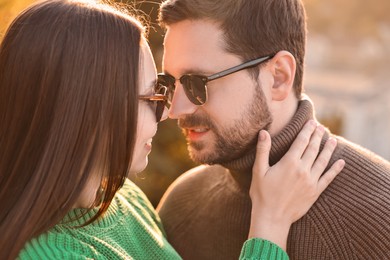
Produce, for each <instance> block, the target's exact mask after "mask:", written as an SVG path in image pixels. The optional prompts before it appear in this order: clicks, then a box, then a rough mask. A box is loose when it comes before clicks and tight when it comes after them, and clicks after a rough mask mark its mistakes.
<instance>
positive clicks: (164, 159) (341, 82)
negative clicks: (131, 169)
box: [0, 0, 390, 206]
mask: <svg viewBox="0 0 390 260" xmlns="http://www.w3.org/2000/svg"><path fill="white" fill-rule="evenodd" d="M119 1H120V2H122V3H123V2H126V1H125V0H119ZM33 2H35V1H34V0H0V37H2V35H4V33H5V30H6V28H7V26H8V25H9V23H10V22H11V20H12V19H13V18H14V17H15V16H16V15H17V14H18V13H19V12H20V11H21V10H22V9H23V8H25V7H26V6H27V5H29V4H31V3H33ZM127 2H128V3H129V4H131V5H132V6H134V7H135V8H137V9H141V10H142V11H143V16H144V17H146V18H147V20H148V21H150V28H149V42H150V44H151V48H152V51H153V53H154V56H155V59H156V64H157V67H158V70H159V71H161V67H160V65H161V57H162V39H163V34H164V32H163V31H162V30H161V29H160V28H159V27H158V24H156V17H157V12H158V5H159V3H160V2H161V1H159V0H147V1H139V0H138V1H134V0H128V1H127ZM303 2H304V4H305V7H306V11H307V16H308V30H309V34H308V44H307V54H306V71H305V81H304V86H305V91H306V93H307V94H308V95H309V96H310V98H311V99H312V100H313V102H314V104H315V107H316V115H317V119H318V120H319V121H320V122H322V123H323V124H324V125H326V126H327V127H329V128H330V129H331V131H333V132H334V133H335V134H339V135H342V136H344V137H345V138H347V139H349V140H351V141H353V142H355V143H357V144H359V145H362V146H364V147H366V148H369V149H370V150H372V151H374V152H375V153H377V154H379V155H381V156H382V157H384V158H385V159H387V160H389V159H390V120H389V116H388V114H389V113H390V88H389V85H390V84H389V80H390V75H389V74H390V15H389V11H390V1H389V0H371V1H365V0H343V1H339V0H327V1H324V0H303ZM149 161H150V163H149V166H148V168H147V169H146V170H145V171H144V172H143V173H141V174H139V175H138V176H136V177H134V178H133V181H134V182H135V183H136V184H137V185H139V186H140V187H141V189H142V190H143V191H144V192H145V193H146V195H147V196H148V197H149V199H150V200H151V201H152V203H153V204H154V205H155V206H156V205H157V203H158V202H159V200H160V198H161V196H162V194H163V193H164V191H165V190H166V189H167V188H168V186H169V185H170V184H171V183H172V181H174V180H175V179H176V178H177V177H178V176H179V175H180V174H181V173H183V172H184V171H186V170H188V169H190V168H192V167H193V166H195V165H194V164H193V162H192V161H191V160H190V159H189V157H188V154H187V148H186V144H185V139H184V138H183V136H182V134H181V131H180V130H179V129H178V127H177V126H176V121H173V120H166V121H164V122H162V123H161V124H160V125H159V132H158V134H157V136H156V137H155V138H154V141H153V151H152V153H151V155H150V157H149Z"/></svg>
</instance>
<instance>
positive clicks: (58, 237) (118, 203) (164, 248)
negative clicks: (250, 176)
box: [19, 180, 288, 260]
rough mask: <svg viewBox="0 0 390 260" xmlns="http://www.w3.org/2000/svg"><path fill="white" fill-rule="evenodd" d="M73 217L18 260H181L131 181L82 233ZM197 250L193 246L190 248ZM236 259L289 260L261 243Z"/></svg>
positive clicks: (254, 242) (255, 242)
mask: <svg viewBox="0 0 390 260" xmlns="http://www.w3.org/2000/svg"><path fill="white" fill-rule="evenodd" d="M80 213H81V211H80V210H74V211H72V212H71V213H70V214H69V215H68V216H67V217H66V218H65V219H64V221H63V224H58V225H56V226H55V227H54V228H53V229H51V230H49V231H48V232H46V233H44V234H42V235H40V236H39V237H37V238H35V239H33V240H31V241H29V242H28V243H27V244H26V245H25V247H24V249H23V250H22V251H21V252H20V254H19V259H140V260H148V259H167V260H168V259H169V260H175V259H181V258H180V256H179V255H178V254H177V253H176V251H175V250H174V249H173V248H172V247H171V245H170V244H169V243H168V242H167V240H166V239H165V233H164V230H163V228H162V225H161V221H160V218H159V217H158V215H157V214H156V212H155V210H154V208H153V206H152V205H151V204H150V202H149V201H148V200H147V198H146V196H145V195H144V194H143V193H142V191H141V190H140V189H139V188H138V187H137V186H136V185H135V184H133V183H132V182H131V181H130V180H126V182H125V184H124V186H123V188H122V189H121V190H120V191H119V192H118V193H117V194H116V196H115V198H114V200H113V202H112V203H111V205H110V207H109V209H108V211H107V213H106V214H105V215H104V217H103V218H101V219H99V220H98V221H95V222H94V223H92V224H90V225H87V226H85V227H82V228H73V227H74V226H77V225H80V224H82V223H83V222H84V221H86V220H88V219H89V218H90V217H91V216H92V215H91V214H93V212H91V214H87V215H85V216H84V217H83V218H81V219H80V220H78V221H70V220H71V219H74V217H75V216H76V215H77V214H80ZM193 246H194V247H196V245H193ZM240 259H243V260H249V259H288V256H287V254H286V253H285V252H284V251H283V250H282V249H280V248H279V247H278V246H276V245H274V244H272V243H271V242H269V241H265V240H261V239H250V240H248V241H246V242H245V244H244V247H243V249H242V252H241V256H240Z"/></svg>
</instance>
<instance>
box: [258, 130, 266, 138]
mask: <svg viewBox="0 0 390 260" xmlns="http://www.w3.org/2000/svg"><path fill="white" fill-rule="evenodd" d="M259 136H260V141H264V140H265V131H264V130H261V131H260V134H259Z"/></svg>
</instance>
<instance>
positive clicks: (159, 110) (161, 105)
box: [156, 101, 166, 122]
mask: <svg viewBox="0 0 390 260" xmlns="http://www.w3.org/2000/svg"><path fill="white" fill-rule="evenodd" d="M165 104H166V101H156V121H157V122H160V120H161V118H162V115H163V114H164V109H165Z"/></svg>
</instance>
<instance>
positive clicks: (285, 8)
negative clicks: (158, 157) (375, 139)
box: [0, 0, 390, 259]
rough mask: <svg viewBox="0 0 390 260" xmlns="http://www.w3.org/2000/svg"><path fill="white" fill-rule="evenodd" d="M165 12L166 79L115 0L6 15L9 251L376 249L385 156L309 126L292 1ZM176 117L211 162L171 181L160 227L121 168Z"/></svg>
mask: <svg viewBox="0 0 390 260" xmlns="http://www.w3.org/2000/svg"><path fill="white" fill-rule="evenodd" d="M160 20H161V23H162V24H163V25H164V26H165V27H166V28H167V33H166V36H165V42H164V48H165V49H164V51H165V52H164V74H163V75H159V76H157V75H156V71H155V65H154V61H153V59H152V56H151V53H150V50H149V47H148V44H147V42H146V40H145V38H144V36H143V28H142V26H141V25H140V24H139V22H138V21H137V20H136V19H135V18H133V17H132V16H130V15H128V14H126V13H124V12H123V11H119V10H118V9H115V8H113V7H111V6H108V5H103V4H97V3H94V2H92V1H87V0H75V1H72V0H54V1H53V0H51V1H44V2H41V3H38V4H36V5H34V6H32V7H30V8H28V9H27V10H26V11H24V12H23V13H21V14H20V15H19V16H18V17H17V18H16V19H15V21H14V22H13V23H12V24H11V26H10V28H9V29H8V31H7V33H6V35H5V36H4V39H3V41H2V43H1V47H0V88H1V95H0V118H1V123H0V146H1V149H0V172H1V180H0V181H1V182H0V188H1V191H0V198H1V201H2V210H1V213H0V214H1V215H0V223H1V224H0V225H1V226H0V234H1V236H2V237H1V239H0V255H1V258H2V259H14V258H16V257H19V258H21V259H42V258H43V259H45V258H46V259H72V258H76V259H88V258H89V259H92V258H93V259H106V258H108V259H115V258H118V259H123V258H126V259H131V258H133V259H178V258H180V257H182V258H184V259H237V258H239V257H240V258H241V259H284V258H288V257H287V254H286V252H285V251H286V250H287V253H288V254H289V255H290V257H291V258H296V259H299V258H301V259H355V258H356V259H370V258H372V259H386V258H387V257H388V256H389V251H390V250H389V249H390V245H389V243H390V241H389V240H390V238H389V235H388V233H389V231H390V230H389V229H390V220H389V217H388V215H389V213H390V212H389V211H390V208H389V206H390V201H389V200H390V198H389V196H390V195H389V184H390V175H389V172H390V171H389V170H390V166H389V164H388V163H387V162H386V161H384V160H383V159H380V158H379V157H376V156H375V155H373V154H372V153H370V152H367V151H365V150H363V149H361V148H358V147H356V146H355V145H353V144H351V143H348V142H347V141H345V140H343V139H341V138H338V137H332V135H331V134H330V133H329V132H328V131H326V130H325V129H324V128H323V127H322V126H319V125H317V123H316V122H315V121H314V115H313V107H312V104H311V103H310V102H309V101H308V100H306V99H304V98H302V97H301V91H302V75H303V59H304V47H305V38H306V28H305V26H306V24H305V14H304V9H303V6H302V4H301V2H300V1H298V0H286V1H282V2H281V1H280V0H279V1H278V0H262V1H259V0H246V1H237V0H234V1H233V0H226V1H215V0H214V1H212V0H202V1H193V0H176V1H170V0H168V1H166V2H164V3H163V4H162V6H161V10H160ZM203 75H205V76H203ZM156 78H158V80H157V82H156ZM167 102H169V103H170V102H171V107H170V109H169V111H168V110H167V109H166V108H165V105H166V103H167ZM168 113H169V116H170V117H171V118H176V119H179V124H180V126H181V127H182V128H183V129H184V130H185V133H186V135H187V140H188V145H189V150H190V153H191V157H192V158H193V159H194V160H195V161H198V162H201V163H205V164H209V166H200V167H199V168H196V169H194V170H192V171H190V172H189V173H186V174H185V175H183V177H181V178H180V179H179V180H178V181H177V182H175V183H174V184H173V185H172V187H171V188H170V189H169V191H168V192H167V193H166V195H165V196H164V198H163V200H162V202H161V203H160V205H159V207H158V210H159V214H160V217H161V219H162V223H163V225H164V227H163V226H162V224H161V222H160V218H159V217H158V215H157V214H156V212H155V211H154V209H153V208H152V206H151V205H150V203H149V202H148V201H147V199H146V198H145V196H144V195H143V194H142V192H141V191H140V190H139V189H138V188H137V187H136V186H135V185H134V184H132V183H131V182H130V181H129V180H128V179H127V176H128V175H129V174H135V173H137V172H140V171H142V170H143V169H144V168H145V167H146V165H147V155H148V153H149V152H150V149H151V139H152V137H153V136H154V134H155V132H156V130H157V122H159V121H160V120H164V119H166V118H167V116H168ZM262 129H264V130H267V131H268V132H267V131H264V130H262ZM270 135H271V136H272V146H271V138H270ZM335 138H337V139H338V140H337V147H336V140H335ZM320 146H321V148H322V149H321V152H319V150H320ZM256 147H257V149H256ZM334 149H335V152H334V153H333V155H332V152H333V151H334ZM318 154H319V155H318ZM338 159H340V160H338ZM344 161H345V162H346V164H345V166H344V168H343V165H344ZM269 164H270V165H271V166H272V167H270V166H269ZM328 164H329V165H328ZM342 168H343V170H342ZM341 170H342V171H341ZM252 171H253V176H252ZM340 171H341V173H339V172H340ZM323 172H324V175H323V176H322V177H320V175H321V174H322V173H323ZM338 173H339V175H338V177H337V178H336V179H335V180H334V182H333V183H332V185H330V187H329V188H328V189H327V190H326V191H325V192H324V193H323V194H322V195H321V197H319V195H320V193H321V192H322V191H323V190H324V189H325V188H326V186H327V185H328V184H329V183H330V182H331V181H332V180H333V178H334V177H335V176H336V175H337V174H338ZM318 197H319V200H317V198H318ZM316 200H317V202H316V203H315V204H314V206H313V207H312V208H311V209H310V211H309V212H308V214H306V215H305V213H306V212H307V211H308V209H309V208H310V206H311V205H313V203H314V202H315V201H316ZM303 215H305V216H304V217H303V218H301V217H302V216H303ZM300 218H301V219H300ZM298 219H300V220H299V221H297V220H298ZM296 221H297V222H296ZM293 222H295V223H294V225H292V226H291V224H292V223H293ZM290 226H291V230H290ZM289 232H290V233H289ZM288 235H289V240H288V244H287V236H288ZM167 240H168V241H169V243H168V242H167ZM171 245H172V246H173V248H175V250H176V251H175V250H174V249H173V248H172V247H171ZM283 249H284V250H283ZM179 255H180V256H179Z"/></svg>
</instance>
